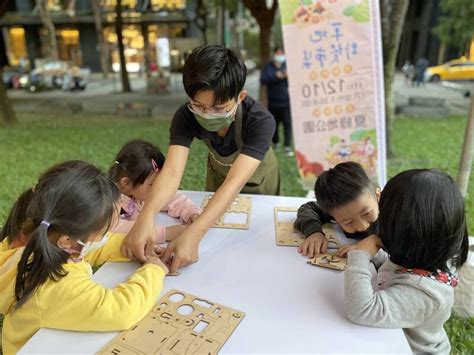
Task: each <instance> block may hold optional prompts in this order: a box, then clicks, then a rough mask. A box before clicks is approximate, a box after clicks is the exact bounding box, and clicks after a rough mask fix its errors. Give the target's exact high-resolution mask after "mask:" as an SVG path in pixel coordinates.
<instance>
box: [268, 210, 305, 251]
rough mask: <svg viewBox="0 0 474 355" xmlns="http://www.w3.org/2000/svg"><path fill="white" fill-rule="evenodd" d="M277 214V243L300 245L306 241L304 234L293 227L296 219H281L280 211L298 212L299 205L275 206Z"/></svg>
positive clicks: (291, 245) (281, 244) (275, 213)
mask: <svg viewBox="0 0 474 355" xmlns="http://www.w3.org/2000/svg"><path fill="white" fill-rule="evenodd" d="M273 211H274V215H275V238H276V239H275V241H276V245H280V246H288V247H298V246H300V244H301V243H303V241H304V235H303V234H301V233H300V232H297V231H296V230H295V228H294V227H293V224H294V223H295V221H294V220H293V221H280V220H279V219H278V213H280V212H297V211H298V208H297V207H275V208H274V209H273Z"/></svg>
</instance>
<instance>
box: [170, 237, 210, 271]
mask: <svg viewBox="0 0 474 355" xmlns="http://www.w3.org/2000/svg"><path fill="white" fill-rule="evenodd" d="M194 233H195V232H193V230H192V229H190V228H186V229H185V230H184V232H183V233H181V235H180V236H178V237H177V238H176V239H175V240H173V241H172V242H171V243H169V244H168V247H167V248H166V250H165V251H164V253H163V256H162V260H163V262H164V263H165V264H166V265H168V267H169V269H170V273H171V274H174V273H175V272H176V270H178V269H179V268H181V267H184V266H188V265H190V264H193V263H195V262H197V261H198V259H199V242H200V241H201V238H202V236H200V235H196V234H194Z"/></svg>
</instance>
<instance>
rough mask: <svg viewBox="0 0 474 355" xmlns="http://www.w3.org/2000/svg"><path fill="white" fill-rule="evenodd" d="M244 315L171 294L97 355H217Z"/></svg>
mask: <svg viewBox="0 0 474 355" xmlns="http://www.w3.org/2000/svg"><path fill="white" fill-rule="evenodd" d="M244 317H245V314H244V313H242V312H240V311H237V310H235V309H232V308H229V307H226V306H223V305H220V304H217V303H215V302H210V301H207V300H204V299H202V298H199V297H196V296H193V295H191V294H188V293H185V292H182V291H178V290H171V291H169V292H168V293H167V294H166V295H165V296H163V297H162V298H161V299H160V300H159V301H158V302H157V303H156V305H155V306H154V307H153V309H152V310H151V311H150V313H149V314H148V315H147V316H145V318H143V319H142V320H141V321H140V322H138V323H137V324H136V325H135V326H133V327H132V328H131V329H129V330H126V331H123V332H122V333H120V334H119V335H118V336H117V337H115V338H114V339H113V340H112V341H111V342H110V343H108V344H107V345H106V346H105V347H104V348H102V349H101V350H100V351H99V352H98V354H107V355H123V354H146V355H148V354H190V355H191V354H217V353H218V352H219V350H220V349H221V348H222V346H223V345H224V343H225V342H226V341H227V339H229V337H230V336H231V334H232V333H233V331H234V330H235V328H237V326H238V325H239V324H240V322H241V321H242V319H243V318H244Z"/></svg>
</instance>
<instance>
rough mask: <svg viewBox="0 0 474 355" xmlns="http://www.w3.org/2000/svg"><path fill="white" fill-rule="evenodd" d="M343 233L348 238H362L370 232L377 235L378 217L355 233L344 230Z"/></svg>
mask: <svg viewBox="0 0 474 355" xmlns="http://www.w3.org/2000/svg"><path fill="white" fill-rule="evenodd" d="M344 234H345V236H346V237H347V238H350V239H364V238H366V237H368V236H369V235H372V234H375V235H378V219H377V220H376V221H375V222H374V223H372V224H371V225H370V226H369V228H367V229H366V230H365V231H362V232H355V233H348V232H346V231H344Z"/></svg>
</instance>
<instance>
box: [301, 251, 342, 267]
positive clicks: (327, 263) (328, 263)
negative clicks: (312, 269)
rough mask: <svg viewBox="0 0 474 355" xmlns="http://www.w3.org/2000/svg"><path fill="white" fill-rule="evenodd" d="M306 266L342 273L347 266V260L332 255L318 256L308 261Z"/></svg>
mask: <svg viewBox="0 0 474 355" xmlns="http://www.w3.org/2000/svg"><path fill="white" fill-rule="evenodd" d="M308 264H311V265H314V266H321V267H325V268H328V269H333V270H338V271H343V270H345V268H346V266H347V259H346V258H341V257H339V256H337V255H334V254H319V255H318V256H316V257H314V258H312V259H310V260H309V261H308Z"/></svg>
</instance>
